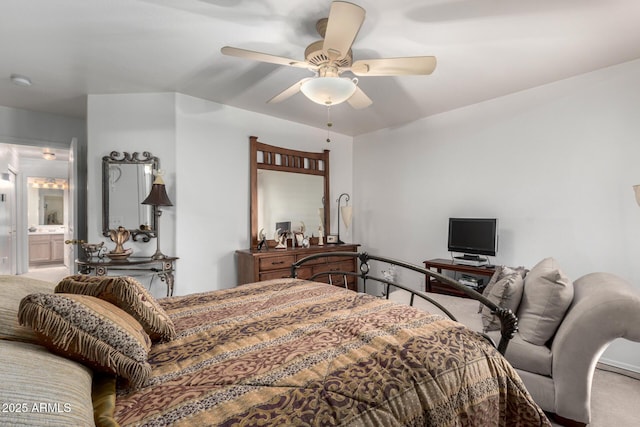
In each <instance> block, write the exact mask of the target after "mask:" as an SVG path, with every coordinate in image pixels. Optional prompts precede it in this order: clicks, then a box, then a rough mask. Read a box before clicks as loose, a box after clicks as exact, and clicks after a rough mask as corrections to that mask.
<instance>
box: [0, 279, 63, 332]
mask: <svg viewBox="0 0 640 427" xmlns="http://www.w3.org/2000/svg"><path fill="white" fill-rule="evenodd" d="M55 287H56V285H55V283H50V282H43V281H41V280H35V279H29V278H26V277H21V276H0V289H2V294H1V296H0V339H3V340H11V341H22V342H31V343H34V344H37V343H38V337H37V336H36V334H35V333H34V332H33V329H31V328H28V327H25V326H21V325H20V324H19V323H18V306H20V300H21V299H22V298H24V297H26V296H27V295H29V294H34V293H37V292H46V293H51V294H52V293H53V289H54V288H55Z"/></svg>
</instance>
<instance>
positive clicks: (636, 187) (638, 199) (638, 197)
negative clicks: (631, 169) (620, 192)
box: [633, 184, 640, 206]
mask: <svg viewBox="0 0 640 427" xmlns="http://www.w3.org/2000/svg"><path fill="white" fill-rule="evenodd" d="M633 191H634V192H635V193H636V203H638V206H640V184H638V185H634V186H633Z"/></svg>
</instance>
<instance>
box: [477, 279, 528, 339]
mask: <svg viewBox="0 0 640 427" xmlns="http://www.w3.org/2000/svg"><path fill="white" fill-rule="evenodd" d="M523 290H524V279H523V278H522V275H521V274H520V273H519V272H518V271H516V270H512V269H510V268H508V267H503V268H502V276H501V277H500V279H499V280H498V281H496V282H494V284H493V286H491V289H490V290H489V292H488V293H487V294H485V293H484V292H483V295H484V296H485V297H487V298H488V299H489V300H490V301H491V302H493V303H494V304H497V305H499V306H500V307H503V308H507V309H509V310H511V311H513V312H514V313H515V312H516V311H517V310H518V306H519V305H520V301H521V300H522V293H523ZM485 291H486V289H485ZM482 325H483V327H484V331H485V332H488V331H498V330H500V319H498V316H496V315H494V314H492V313H491V309H490V308H489V307H487V306H486V305H482Z"/></svg>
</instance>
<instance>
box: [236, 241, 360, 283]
mask: <svg viewBox="0 0 640 427" xmlns="http://www.w3.org/2000/svg"><path fill="white" fill-rule="evenodd" d="M358 246H360V245H357V244H349V243H345V244H340V245H324V246H317V245H315V246H311V247H309V248H300V247H298V248H288V249H268V250H266V251H258V250H255V249H245V250H238V251H236V254H237V256H238V284H239V285H244V284H246V283H252V282H261V281H263V280H270V279H278V278H284V277H291V264H293V263H294V262H296V261H299V260H301V259H302V258H304V257H307V256H309V255H313V254H317V253H321V252H357V251H358ZM356 264H357V263H356V259H355V258H338V257H331V256H327V257H321V258H318V259H315V260H313V261H311V262H309V263H307V264H306V265H305V266H304V267H302V268H300V269H299V270H298V278H300V279H308V278H310V277H311V276H312V275H314V274H316V273H319V272H322V271H347V272H356V271H357V270H356V268H357V265H356ZM315 280H317V281H318V282H325V283H330V284H332V285H336V286H341V287H346V288H349V289H351V290H356V291H357V288H358V284H357V281H356V278H355V277H354V276H342V275H335V274H329V275H322V276H319V277H318V278H316V279H315Z"/></svg>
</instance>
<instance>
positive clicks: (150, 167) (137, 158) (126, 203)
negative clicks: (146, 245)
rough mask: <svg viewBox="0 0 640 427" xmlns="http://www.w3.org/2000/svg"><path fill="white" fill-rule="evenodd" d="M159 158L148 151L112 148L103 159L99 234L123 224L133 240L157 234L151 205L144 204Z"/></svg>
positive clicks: (145, 239)
mask: <svg viewBox="0 0 640 427" xmlns="http://www.w3.org/2000/svg"><path fill="white" fill-rule="evenodd" d="M159 168H160V160H159V159H158V158H157V157H154V156H152V155H151V153H149V152H148V151H145V152H143V153H138V152H132V153H128V152H123V153H120V152H118V151H112V152H111V153H110V154H109V155H108V156H104V157H103V158H102V234H103V235H104V236H105V237H109V230H115V229H117V228H118V227H120V226H122V227H125V228H126V229H127V230H129V231H130V233H131V238H132V239H133V240H138V239H141V240H142V241H143V242H148V241H149V239H150V238H152V237H156V222H155V216H154V215H153V206H150V205H143V204H142V201H143V200H144V199H145V198H146V197H147V196H148V195H149V192H150V191H151V185H152V184H153V178H154V176H153V174H154V172H155V171H157V170H158V169H159Z"/></svg>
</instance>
